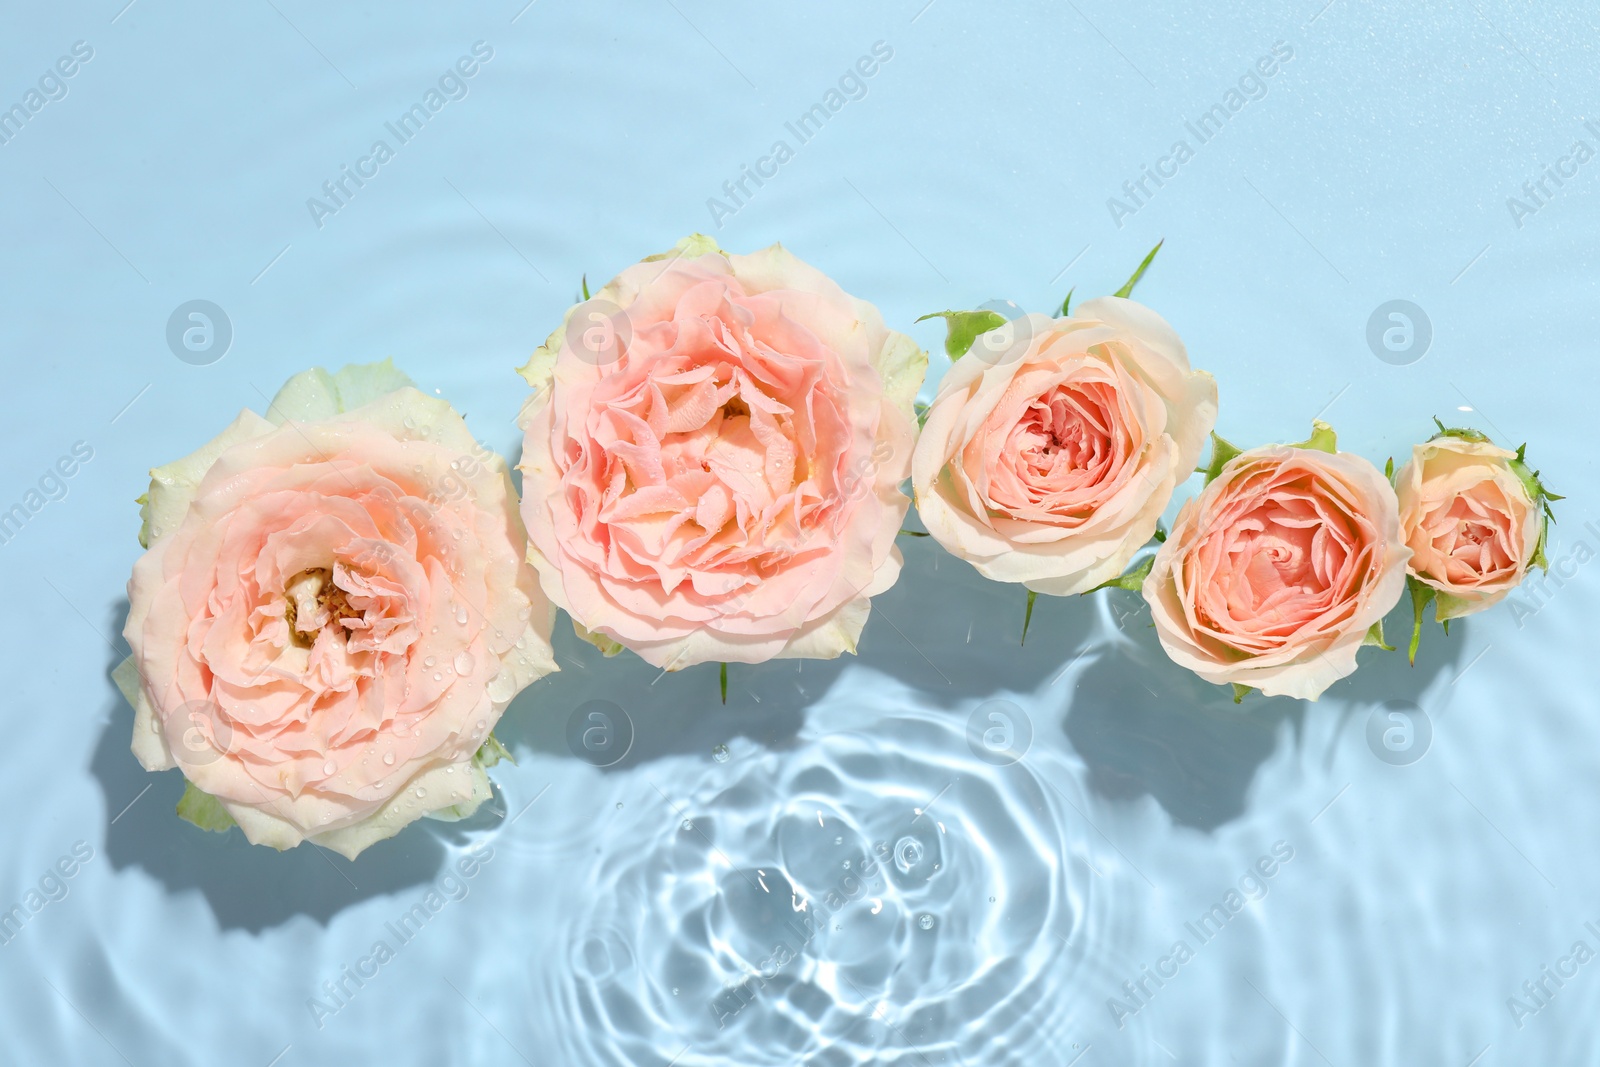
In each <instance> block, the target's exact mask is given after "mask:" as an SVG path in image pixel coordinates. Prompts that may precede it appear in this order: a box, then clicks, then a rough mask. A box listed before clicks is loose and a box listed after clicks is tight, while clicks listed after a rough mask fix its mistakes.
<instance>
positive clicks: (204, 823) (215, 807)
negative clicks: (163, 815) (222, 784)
mask: <svg viewBox="0 0 1600 1067" xmlns="http://www.w3.org/2000/svg"><path fill="white" fill-rule="evenodd" d="M178 818H180V819H183V820H184V821H186V822H191V823H194V824H195V825H196V826H198V827H200V829H202V830H209V831H210V832H212V833H215V834H220V833H225V832H227V831H228V830H229V829H230V828H231V827H234V826H238V825H239V824H238V823H236V822H234V821H233V816H232V815H229V814H228V809H227V808H225V807H223V806H222V802H221V801H220V800H218V799H217V798H216V797H214V796H212V795H211V794H210V793H202V792H200V790H198V789H196V788H195V787H194V783H193V782H187V781H186V782H184V784H183V797H182V798H181V799H180V800H179V801H178Z"/></svg>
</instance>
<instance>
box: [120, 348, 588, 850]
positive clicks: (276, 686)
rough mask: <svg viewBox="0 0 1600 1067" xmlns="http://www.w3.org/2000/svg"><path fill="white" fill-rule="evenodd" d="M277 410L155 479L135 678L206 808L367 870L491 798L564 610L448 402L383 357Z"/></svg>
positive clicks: (136, 596)
mask: <svg viewBox="0 0 1600 1067" xmlns="http://www.w3.org/2000/svg"><path fill="white" fill-rule="evenodd" d="M268 416H269V417H268V418H265V419H263V418H261V417H259V416H257V415H256V414H255V413H253V412H250V411H244V412H242V413H241V414H240V415H239V417H238V419H236V420H235V421H234V423H233V425H231V426H229V427H228V428H227V429H226V430H224V431H223V433H222V434H221V436H219V437H218V438H217V439H216V440H214V441H212V442H211V443H210V444H208V445H206V446H205V447H204V448H202V449H200V450H199V451H198V452H196V453H194V454H193V455H191V456H189V457H187V458H185V459H181V460H178V461H177V462H175V463H171V464H168V465H167V466H165V467H160V468H157V469H156V470H154V471H152V472H151V473H152V475H153V480H152V482H151V485H150V493H149V497H148V499H147V500H146V504H145V515H146V528H145V531H144V532H143V533H142V534H141V539H142V540H144V541H145V543H146V544H147V545H148V548H149V551H147V552H146V553H145V554H144V555H143V556H142V557H141V558H140V559H139V561H138V562H137V563H136V564H135V565H134V569H133V578H132V580H131V581H130V582H129V583H128V600H129V610H128V621H127V625H126V627H125V628H124V630H123V634H124V636H125V637H126V638H127V640H128V644H129V646H130V647H131V648H132V650H133V655H132V656H131V657H129V659H128V660H127V661H126V662H125V663H124V664H123V665H122V667H120V668H119V669H118V671H117V679H118V684H119V685H120V686H121V687H122V689H123V692H124V693H125V694H127V696H128V699H129V701H130V702H131V703H132V704H133V705H134V707H135V709H136V711H137V715H136V721H135V724H134V736H133V752H134V755H135V756H137V757H138V759H139V761H140V762H141V763H142V764H144V766H145V768H146V769H147V770H152V771H158V770H165V769H167V768H170V767H174V766H176V767H177V768H179V769H180V770H181V771H182V772H183V774H184V777H185V778H187V779H188V781H189V782H190V784H191V791H190V793H187V794H186V795H185V800H184V804H183V805H180V812H182V813H185V814H186V817H190V818H192V819H194V820H195V821H197V822H201V823H202V824H203V825H206V824H209V826H210V828H225V827H226V825H227V824H228V819H229V818H230V817H231V819H232V820H235V821H237V823H238V824H239V826H240V828H241V829H242V830H243V831H244V833H245V836H246V837H248V838H249V839H250V841H251V842H253V843H255V844H266V845H272V846H273V847H275V848H280V849H283V848H290V847H292V846H294V845H297V844H299V843H300V842H301V841H302V840H305V839H308V838H309V839H310V840H312V841H314V842H316V843H317V844H319V845H325V846H327V847H328V848H331V849H334V850H335V851H337V852H341V853H343V854H344V855H346V856H348V857H350V858H352V859H353V858H355V856H356V855H357V854H358V853H359V852H361V850H362V849H364V848H366V847H367V846H368V845H370V844H372V843H373V842H374V841H378V840H381V839H383V838H385V837H389V836H391V835H393V834H394V833H396V832H397V831H399V830H400V829H401V828H402V827H403V826H405V825H406V824H407V823H409V822H411V821H412V820H414V819H416V818H417V817H418V816H421V815H424V814H434V815H436V816H440V817H456V818H458V817H461V816H462V815H464V814H467V813H469V812H470V811H471V810H472V809H474V808H476V806H477V804H478V803H479V802H481V801H482V800H483V799H484V798H485V797H487V796H488V795H489V788H488V781H487V777H486V776H485V775H484V773H483V764H484V762H485V760H484V759H475V754H476V753H478V751H479V748H480V746H484V745H485V743H486V742H490V745H489V748H488V749H486V750H485V752H486V755H487V753H488V752H491V751H494V750H495V749H497V747H498V746H497V745H495V744H494V743H493V742H492V741H491V740H490V737H489V731H490V729H491V728H492V727H493V726H494V724H495V722H496V720H498V719H499V717H500V713H501V712H502V711H503V710H505V707H506V705H507V704H509V703H510V702H511V698H512V697H513V696H515V695H516V694H517V692H518V691H519V690H521V689H522V688H523V687H524V686H526V685H527V684H528V683H529V682H531V681H533V680H534V679H535V678H538V677H540V676H541V675H543V674H546V673H548V672H550V671H553V670H555V669H556V668H555V663H554V661H553V659H552V656H551V651H550V646H549V643H548V637H549V632H550V624H551V616H552V612H551V609H550V606H549V604H548V603H547V602H546V601H545V599H544V597H543V596H542V595H541V594H540V592H539V590H538V588H537V586H536V584H535V583H534V580H533V575H532V572H531V571H530V570H529V569H528V568H527V567H526V566H525V565H524V564H523V561H522V554H523V533H522V527H521V523H520V522H519V521H518V519H517V513H516V498H515V494H514V492H513V489H512V485H511V479H510V474H509V471H508V470H507V468H506V466H505V463H504V462H503V461H502V460H500V459H499V458H498V457H496V456H494V455H493V454H492V453H489V452H487V451H486V450H485V449H483V448H481V447H480V446H479V445H478V444H477V442H475V441H474V440H473V438H472V435H471V434H470V433H469V432H468V431H467V427H466V424H465V423H464V422H463V421H462V420H461V416H459V415H458V414H456V412H455V411H454V410H453V409H452V408H451V407H450V405H449V404H447V403H445V402H444V401H442V400H438V399H435V398H432V397H428V396H425V395H423V394H422V393H420V392H418V391H417V390H416V389H414V388H412V387H410V383H409V380H408V379H406V378H405V376H404V375H402V374H400V373H399V372H398V371H396V370H394V369H393V368H392V367H391V366H389V365H388V364H387V362H386V363H384V364H379V365H373V366H370V367H347V368H345V370H343V371H341V372H340V373H339V374H338V375H329V374H328V373H327V372H325V371H321V370H316V371H308V372H306V373H304V374H301V375H298V376H296V377H295V378H292V379H290V381H289V382H288V384H287V385H285V386H284V388H283V390H282V391H281V392H280V393H279V394H278V396H277V398H276V399H275V400H274V401H273V403H272V405H271V407H269V408H268ZM217 805H220V808H221V809H222V810H218V808H217ZM197 814H198V816H199V817H197Z"/></svg>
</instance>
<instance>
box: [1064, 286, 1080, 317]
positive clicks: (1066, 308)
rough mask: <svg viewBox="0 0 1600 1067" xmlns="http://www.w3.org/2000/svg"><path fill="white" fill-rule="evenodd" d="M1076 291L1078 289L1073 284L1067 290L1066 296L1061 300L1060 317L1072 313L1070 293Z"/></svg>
mask: <svg viewBox="0 0 1600 1067" xmlns="http://www.w3.org/2000/svg"><path fill="white" fill-rule="evenodd" d="M1077 291H1078V287H1077V286H1076V285H1074V286H1073V287H1072V288H1071V289H1068V290H1067V298H1066V299H1065V300H1063V301H1061V317H1062V318H1066V317H1067V316H1068V315H1070V314H1072V294H1073V293H1075V292H1077Z"/></svg>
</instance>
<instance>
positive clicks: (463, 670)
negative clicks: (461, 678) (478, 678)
mask: <svg viewBox="0 0 1600 1067" xmlns="http://www.w3.org/2000/svg"><path fill="white" fill-rule="evenodd" d="M472 666H473V663H472V654H471V653H470V652H457V653H456V659H455V668H456V673H457V674H471V673H472Z"/></svg>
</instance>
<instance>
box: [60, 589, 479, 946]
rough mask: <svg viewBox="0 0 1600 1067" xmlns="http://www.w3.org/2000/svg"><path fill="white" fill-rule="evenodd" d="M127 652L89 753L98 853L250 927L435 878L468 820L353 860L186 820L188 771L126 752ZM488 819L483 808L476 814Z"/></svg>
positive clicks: (114, 626)
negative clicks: (102, 823)
mask: <svg viewBox="0 0 1600 1067" xmlns="http://www.w3.org/2000/svg"><path fill="white" fill-rule="evenodd" d="M127 613H128V603H127V601H126V600H124V601H122V602H121V604H120V605H119V606H118V607H117V608H115V609H114V610H113V611H112V618H111V620H110V632H113V633H120V632H121V629H122V623H123V620H124V619H125V618H126V617H127ZM122 659H123V656H122V655H121V654H118V655H115V656H113V657H112V658H111V660H110V662H109V663H108V665H107V672H106V686H107V688H108V689H109V690H110V693H111V697H112V704H111V709H110V714H109V715H107V725H106V728H105V729H104V730H103V731H102V732H101V734H100V739H99V741H98V742H97V743H96V745H95V750H94V755H93V757H92V759H91V761H90V771H91V772H92V773H93V774H94V776H95V777H96V778H97V779H98V780H99V782H100V787H101V790H102V792H103V794H104V797H105V805H106V839H105V842H104V845H103V846H102V851H103V852H104V854H105V855H106V856H107V857H108V858H109V859H110V860H111V864H112V867H113V868H114V869H116V870H119V871H120V870H122V869H124V868H127V867H138V868H140V869H142V870H144V871H145V872H146V873H148V874H150V875H151V876H152V877H154V878H156V879H158V880H159V881H160V882H161V883H162V884H163V885H165V886H166V887H167V889H168V890H169V891H171V892H173V893H180V892H182V891H184V890H189V889H196V890H199V892H200V894H201V896H203V897H204V898H205V900H206V903H207V905H208V906H209V907H210V908H211V911H212V914H214V915H215V916H216V919H217V923H218V925H219V926H221V927H222V928H223V929H244V930H248V931H250V932H251V933H259V932H260V931H262V930H264V929H266V928H268V927H273V926H277V925H279V924H281V923H283V922H286V921H288V920H289V919H291V918H293V917H294V916H296V915H305V916H308V917H310V918H312V919H315V920H316V921H317V922H319V923H322V924H324V925H326V924H327V922H328V921H329V920H330V919H331V918H332V917H333V916H334V915H335V914H337V913H338V912H339V911H340V910H341V909H343V908H345V907H348V906H349V905H351V904H355V903H357V902H359V901H362V900H366V899H369V898H371V897H377V896H382V895H385V894H388V893H396V892H399V891H400V890H403V889H406V888H409V887H411V886H419V885H423V884H424V883H427V882H431V881H432V880H433V879H434V878H436V877H437V876H438V874H439V872H440V869H441V867H442V865H443V863H444V859H445V853H444V846H443V844H442V843H441V840H440V835H441V834H446V835H447V834H450V833H452V832H453V831H454V830H455V829H457V828H460V827H462V826H464V825H466V824H461V823H456V824H446V823H437V822H431V821H428V820H423V821H422V822H420V823H417V824H413V825H411V826H409V827H407V828H406V829H404V830H402V831H400V833H399V834H397V835H396V836H394V837H392V838H390V839H389V840H387V841H380V842H378V843H377V844H375V845H373V846H372V847H371V848H369V849H367V850H366V851H365V852H363V853H362V854H361V856H360V858H359V859H358V860H356V861H355V862H353V863H352V862H351V861H349V860H346V859H345V858H344V857H343V856H340V855H339V854H338V853H335V852H329V851H328V850H327V849H324V848H318V847H317V846H315V845H311V844H302V845H300V846H299V847H298V848H294V849H290V850H288V851H286V852H277V851H275V850H273V849H271V848H266V847H262V846H258V845H252V844H250V843H249V842H248V841H246V840H245V837H244V834H243V833H242V832H241V831H240V830H238V829H237V828H234V829H230V830H228V831H227V832H226V833H220V834H219V833H208V832H207V831H204V830H201V829H199V828H197V827H195V826H192V825H190V824H189V823H187V822H185V821H184V820H183V819H180V818H179V817H178V816H177V814H176V813H175V811H174V808H175V807H176V806H177V803H178V799H179V797H181V796H182V795H183V776H182V775H181V774H180V773H179V772H177V771H176V770H172V771H164V772H161V773H159V774H151V773H149V772H148V771H146V770H145V769H144V768H143V767H141V766H140V765H139V761H138V760H136V759H134V758H133V753H132V752H131V751H130V750H129V747H128V746H129V739H130V738H131V737H132V736H133V709H132V708H131V707H130V706H129V705H128V702H127V701H126V700H124V699H123V698H122V694H121V693H120V692H118V691H117V688H116V685H115V684H114V683H112V682H111V679H110V671H111V669H112V668H115V667H116V665H117V664H118V663H120V662H121V661H122ZM491 806H494V807H503V805H502V804H501V803H500V802H499V800H498V799H496V800H492V801H490V802H488V803H486V804H485V805H484V808H486V809H487V808H489V807H491ZM485 817H486V816H485V815H484V813H483V812H480V813H479V815H478V816H476V817H475V818H474V819H473V820H472V822H473V823H474V824H476V823H478V822H479V821H480V820H483V819H484V818H485ZM491 818H492V817H491Z"/></svg>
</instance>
